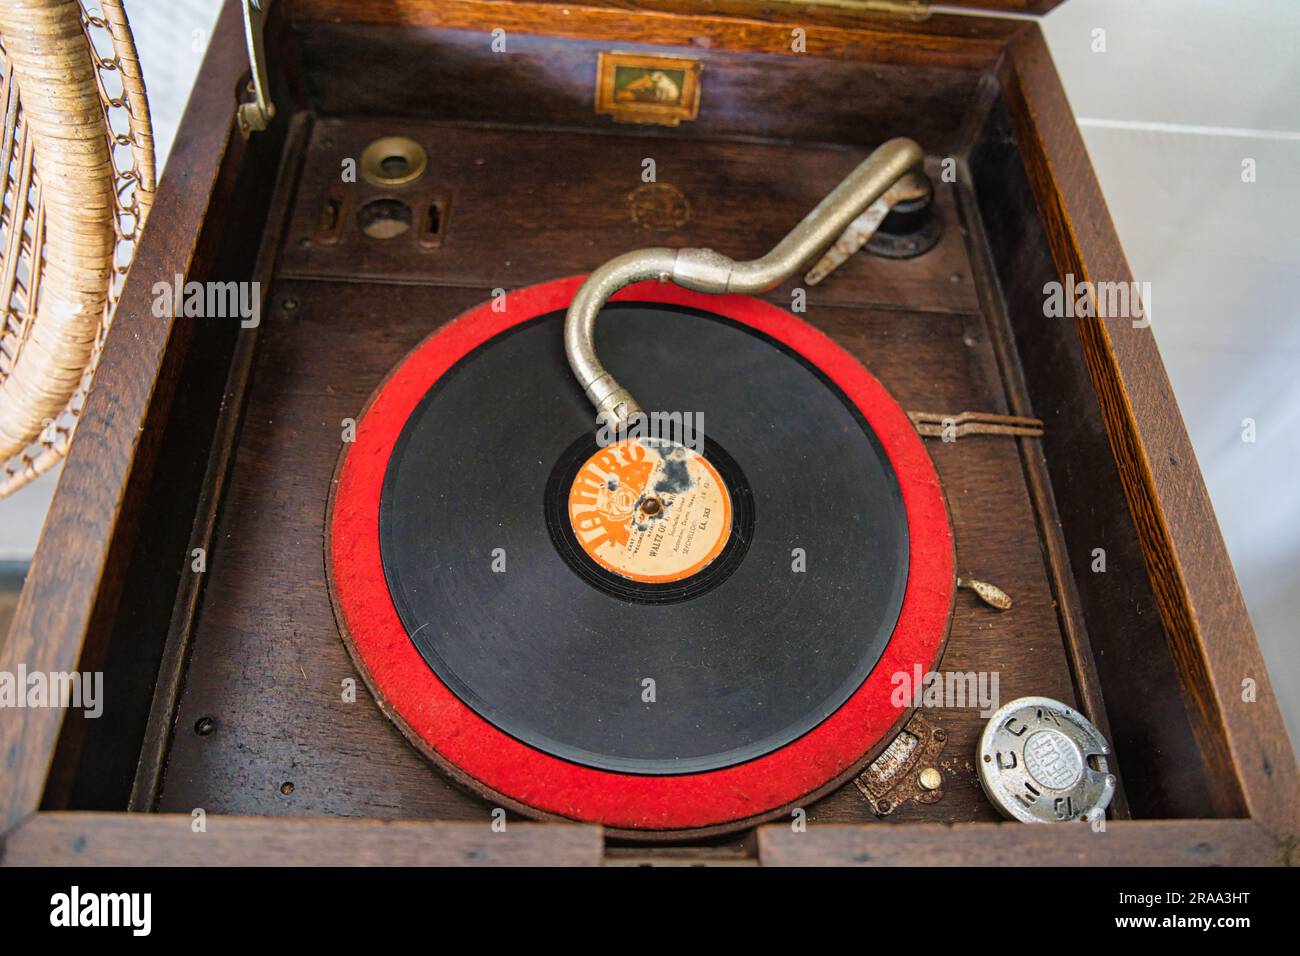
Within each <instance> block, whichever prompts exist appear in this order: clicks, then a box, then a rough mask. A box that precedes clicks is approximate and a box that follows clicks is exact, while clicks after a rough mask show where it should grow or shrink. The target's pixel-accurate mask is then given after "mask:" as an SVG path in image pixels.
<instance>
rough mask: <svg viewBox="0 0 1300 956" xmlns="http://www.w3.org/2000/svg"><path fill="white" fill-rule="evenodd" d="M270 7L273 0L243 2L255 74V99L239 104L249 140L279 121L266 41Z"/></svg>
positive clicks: (242, 126) (241, 124)
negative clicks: (267, 13)
mask: <svg viewBox="0 0 1300 956" xmlns="http://www.w3.org/2000/svg"><path fill="white" fill-rule="evenodd" d="M270 4H271V0H243V5H244V35H245V37H246V38H247V40H248V62H249V65H250V66H251V67H252V74H253V78H252V79H251V80H250V81H249V84H248V92H249V93H250V94H251V95H252V99H251V100H249V101H247V102H244V103H240V104H239V129H240V132H242V133H243V134H244V138H245V139H247V138H248V137H249V136H251V135H253V133H254V132H256V131H257V130H263V129H266V127H267V126H269V125H270V123H271V120H272V119H274V118H275V104H274V103H272V102H271V95H270V80H269V79H268V75H267V72H266V43H265V41H264V40H263V37H262V32H263V25H264V24H265V22H266V8H267V7H268V6H270Z"/></svg>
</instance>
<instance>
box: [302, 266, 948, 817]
mask: <svg viewBox="0 0 1300 956" xmlns="http://www.w3.org/2000/svg"><path fill="white" fill-rule="evenodd" d="M578 282H579V280H576V279H572V280H562V281H559V282H553V283H548V284H545V285H542V286H537V287H532V288H530V289H524V290H519V291H517V292H514V293H511V294H510V296H509V306H508V311H507V312H505V313H501V312H496V311H494V310H493V309H492V308H491V306H483V307H481V308H479V309H476V310H473V311H471V312H470V313H467V314H466V315H464V316H462V317H461V318H459V319H457V320H455V321H454V322H452V323H450V324H448V325H447V326H445V327H444V328H442V329H441V330H439V331H438V332H437V333H435V334H434V335H433V336H431V337H430V338H429V339H428V340H426V341H425V342H424V343H423V344H422V345H421V346H419V347H418V348H417V349H416V350H415V351H414V352H412V353H411V355H410V356H408V358H407V359H406V360H404V361H403V362H402V363H401V364H400V365H399V366H398V367H397V368H396V369H395V370H394V372H393V373H392V374H391V375H390V377H389V379H388V380H387V381H386V382H385V383H384V385H383V386H381V388H380V389H379V391H378V392H377V393H376V394H375V396H374V397H373V398H372V401H371V403H370V405H369V406H368V408H367V410H366V412H365V414H364V415H363V416H362V418H361V420H360V423H359V426H358V431H357V441H356V442H355V444H354V445H353V446H352V447H351V448H350V449H348V450H347V451H346V453H345V455H344V458H343V460H342V461H341V463H340V470H339V480H338V484H337V487H336V492H335V495H334V497H333V499H332V503H331V516H330V529H331V533H330V537H329V542H328V549H327V550H328V562H329V565H330V575H331V583H332V586H333V593H334V597H335V605H336V612H337V614H338V617H339V622H340V625H341V627H342V630H343V631H344V633H345V635H346V639H347V642H348V645H349V649H350V651H351V652H352V654H353V656H354V659H355V660H356V662H357V664H358V666H359V668H360V669H361V671H362V673H363V674H364V675H365V677H366V680H367V682H368V683H369V684H370V686H371V688H372V690H373V691H374V692H375V694H376V696H377V697H378V698H379V699H380V700H381V701H382V702H384V703H385V704H386V708H385V709H386V710H387V711H388V712H389V713H390V715H391V716H392V717H393V718H394V720H395V721H396V722H397V723H398V725H399V726H400V727H401V728H402V729H403V731H404V732H405V733H406V734H407V736H408V737H409V738H410V739H411V740H412V741H413V742H414V743H415V744H416V745H417V746H418V747H419V748H420V749H421V750H423V751H424V752H425V753H426V754H427V755H428V756H430V757H431V758H432V759H434V760H435V761H436V762H437V763H438V764H439V765H440V766H442V767H443V768H444V769H445V770H447V771H448V772H450V773H451V774H452V775H453V776H454V777H456V778H457V779H459V780H461V781H462V782H464V783H466V784H468V785H470V786H471V787H473V788H474V789H476V790H478V791H479V792H481V793H485V794H487V795H488V796H490V797H491V798H493V799H497V800H499V801H501V802H503V803H504V804H506V805H509V806H512V807H514V808H516V809H519V810H521V811H523V812H526V813H530V814H532V815H541V816H558V817H568V818H572V819H581V820H595V821H598V822H602V823H605V824H606V825H607V826H611V827H614V828H618V829H624V830H628V831H637V832H644V831H655V830H683V829H690V830H695V829H708V828H717V827H724V826H729V825H738V824H740V823H743V822H745V821H749V820H753V819H757V818H760V817H762V816H764V815H770V814H772V813H775V812H780V811H781V810H782V809H783V808H786V807H788V806H790V805H792V804H794V803H795V802H797V801H799V800H802V799H806V798H807V797H808V796H809V795H810V794H813V793H816V792H820V791H822V790H824V789H826V788H827V787H829V786H831V785H833V784H834V783H835V782H837V781H839V780H842V779H843V778H844V777H845V776H847V775H848V774H849V773H851V772H852V771H853V770H854V769H856V768H857V767H859V766H860V765H861V764H862V763H863V761H864V760H865V759H866V758H867V757H868V756H870V755H871V754H872V752H873V751H874V750H877V749H879V747H880V746H883V744H884V743H886V742H887V740H888V739H889V734H890V732H891V731H892V730H894V729H895V728H896V727H897V726H898V725H900V724H901V722H902V721H903V720H904V719H905V718H906V716H907V710H906V708H905V707H902V706H894V705H893V704H892V703H891V701H890V696H891V695H890V689H891V685H890V676H891V675H892V674H894V673H897V672H899V671H906V672H910V671H911V670H912V668H913V666H914V665H917V664H919V665H920V666H921V667H922V668H924V669H929V667H930V666H931V665H932V663H933V662H934V661H935V660H936V658H937V655H938V653H939V650H940V649H941V647H942V643H943V640H944V637H945V634H946V627H947V618H948V614H949V611H950V608H951V600H952V587H953V585H952V539H951V532H950V530H949V527H948V521H947V515H946V511H945V509H944V505H943V500H942V494H941V492H940V489H939V486H938V482H937V479H936V477H935V475H934V471H933V467H932V465H931V464H930V462H929V459H928V456H927V455H926V452H925V450H924V448H923V447H922V445H921V442H920V439H919V438H918V437H917V436H916V434H915V431H914V429H913V428H912V426H911V424H910V422H909V421H908V420H907V417H906V415H905V414H904V413H903V412H902V410H901V409H899V408H898V406H897V404H896V403H894V402H893V400H892V399H891V398H890V397H889V396H888V394H887V393H886V392H885V391H884V389H883V388H881V386H880V384H879V383H878V382H876V381H875V379H873V378H871V376H870V375H869V374H868V373H867V372H866V371H865V369H863V368H862V367H861V366H860V365H859V364H858V363H857V362H856V361H855V360H853V359H852V358H851V357H850V356H848V354H847V353H845V352H843V351H842V350H841V349H839V348H838V347H837V346H835V345H834V344H833V343H831V342H830V340H829V339H827V338H825V336H823V335H821V334H820V333H818V332H816V331H815V330H813V329H811V328H810V327H808V326H807V325H805V324H804V323H802V322H800V321H799V320H798V319H796V318H794V317H792V316H790V315H788V314H787V313H784V312H782V311H780V310H778V309H776V308H774V307H772V306H770V305H767V304H765V303H762V302H760V301H757V300H754V299H749V298H745V297H739V296H706V295H701V294H696V293H691V292H687V291H684V290H680V289H677V288H673V287H668V286H660V285H658V284H644V285H641V286H636V287H633V288H631V289H628V290H626V291H625V292H624V294H622V295H621V296H619V297H618V300H619V301H620V302H621V303H622V304H620V305H617V306H615V307H613V308H611V309H610V312H611V316H610V317H609V318H608V319H607V320H606V326H605V328H604V329H603V330H602V331H601V333H600V334H601V335H602V336H603V339H602V342H601V348H602V353H603V354H607V355H608V357H609V361H610V363H611V365H612V366H616V367H617V368H618V369H619V373H620V378H622V379H624V380H625V381H626V382H628V383H629V385H630V386H632V387H633V388H634V389H635V391H636V393H637V394H638V395H640V396H643V400H644V401H645V402H646V405H647V407H655V408H663V409H673V410H683V411H688V412H695V413H699V414H701V415H702V416H703V431H704V442H703V448H702V452H703V454H702V456H701V458H702V459H703V461H702V462H700V463H699V468H700V469H703V470H697V472H696V474H699V475H706V476H707V475H712V476H713V478H714V479H716V480H717V481H718V482H719V483H720V484H721V485H722V486H723V488H724V489H725V493H724V494H723V495H722V499H719V500H725V502H726V503H727V516H728V520H729V521H730V524H728V525H727V526H726V536H725V537H724V538H719V539H718V542H717V545H716V552H717V553H716V556H713V555H710V556H709V557H708V560H707V562H705V564H703V565H702V566H701V567H699V568H698V569H695V568H692V569H691V573H690V574H687V575H685V576H683V577H682V578H681V579H680V580H670V581H667V582H666V583H657V581H656V582H655V583H646V581H649V580H651V579H646V581H642V580H632V579H629V578H628V577H624V576H623V575H622V574H620V573H616V572H615V571H613V570H610V568H607V567H602V566H600V564H599V563H597V562H596V561H593V560H591V559H590V557H589V555H588V554H587V553H584V549H583V547H582V546H580V545H579V544H578V543H577V542H576V539H575V537H574V527H573V526H572V525H571V524H570V519H571V515H570V514H568V513H567V512H566V510H565V508H564V502H565V494H566V489H568V488H569V487H570V486H571V485H573V483H574V481H575V475H576V474H577V473H578V470H579V469H580V468H581V467H583V462H586V461H589V460H590V459H591V456H593V455H595V454H597V453H599V452H600V449H599V448H598V447H597V444H596V441H595V438H594V424H593V421H592V414H591V411H590V407H589V406H588V405H587V404H586V401H585V398H584V397H583V396H582V394H581V392H580V390H579V389H578V388H577V385H576V383H574V382H573V380H572V377H571V376H570V375H569V374H568V370H567V367H566V366H565V363H564V358H563V352H562V349H561V345H560V341H561V334H560V323H561V321H562V310H563V309H564V308H565V307H566V306H567V304H568V301H569V300H570V299H571V297H572V294H573V292H574V291H575V290H576V287H577V285H578ZM614 313H617V315H616V316H615V315H614ZM720 356H723V357H725V360H721V359H720ZM632 451H633V452H635V453H636V454H641V451H640V450H639V449H636V448H632ZM813 463H815V467H814V464H813ZM614 484H616V483H615V482H613V481H611V487H613V485H614ZM708 484H709V481H708V480H706V481H704V482H703V483H702V487H707V486H708ZM598 490H600V489H598ZM667 500H668V501H671V500H672V499H671V497H670V498H669V499H667ZM700 513H702V514H706V515H707V514H708V513H709V512H708V511H707V510H706V511H704V512H700ZM655 517H656V518H664V519H667V518H670V517H676V516H675V515H673V513H672V511H671V509H669V510H668V512H667V513H666V514H660V515H656V516H655ZM682 524H683V523H682V521H680V520H678V522H677V525H682ZM668 526H669V522H668V521H667V520H665V522H664V527H668ZM704 526H705V525H704V524H703V523H702V524H701V527H704ZM674 527H676V525H675V526H674ZM494 556H496V560H495V561H494ZM801 565H802V566H801ZM625 573H629V574H630V572H625ZM633 577H635V575H633ZM647 688H648V689H649V692H648V693H647Z"/></svg>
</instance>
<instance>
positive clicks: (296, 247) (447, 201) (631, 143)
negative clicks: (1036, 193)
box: [281, 120, 978, 312]
mask: <svg viewBox="0 0 1300 956" xmlns="http://www.w3.org/2000/svg"><path fill="white" fill-rule="evenodd" d="M389 135H400V136H407V137H410V138H412V139H414V140H416V141H417V142H419V143H421V144H422V145H423V146H424V147H425V149H426V150H427V151H428V155H429V168H428V170H427V171H426V172H425V174H424V175H423V176H421V177H420V178H419V179H418V180H416V181H415V182H413V183H411V184H409V185H407V186H403V187H398V188H381V187H376V186H373V185H371V184H369V183H368V182H366V181H365V180H364V178H361V177H358V180H357V181H356V182H352V183H345V182H343V181H342V180H341V174H342V171H343V163H344V162H345V161H346V160H348V159H353V160H355V159H357V158H358V157H360V156H361V154H362V152H363V151H364V149H365V148H366V146H367V145H369V144H370V143H371V142H373V141H374V140H376V139H378V138H380V137H383V136H389ZM866 155H867V150H856V149H855V150H848V149H835V148H829V147H827V148H816V147H808V146H794V145H778V144H757V143H747V144H743V145H742V144H737V143H722V142H701V141H698V140H667V139H651V138H646V137H642V136H635V135H631V134H624V135H619V136H614V135H609V136H593V135H591V134H589V133H588V134H584V133H577V132H559V131H533V130H486V129H472V128H457V127H447V126H435V125H430V124H423V123H415V122H412V121H409V120H407V121H403V120H391V121H385V120H364V121H355V122H349V121H338V120H326V121H322V122H320V123H319V124H318V125H317V127H316V131H315V134H314V137H313V141H312V146H311V149H310V150H309V152H308V157H307V162H306V165H305V167H304V173H303V182H302V185H301V188H300V189H299V191H298V199H297V205H296V208H295V210H294V213H293V217H292V220H291V224H290V229H289V235H288V237H287V242H286V248H285V250H284V254H283V259H282V265H281V272H282V274H283V275H285V276H293V277H300V278H303V277H321V278H341V279H366V280H383V281H395V282H427V283H431V284H435V285H467V286H479V287H483V288H488V289H492V288H497V287H500V288H505V289H512V288H518V287H520V286H523V285H529V284H532V283H535V282H540V281H544V280H546V279H553V278H558V277H560V276H566V275H576V274H578V273H583V272H589V271H590V270H592V269H594V268H595V267H596V266H598V265H600V264H601V263H602V262H604V261H605V260H606V259H608V258H610V257H611V256H613V255H615V254H617V253H620V252H629V251H631V250H633V249H638V248H643V247H645V246H672V247H680V246H691V245H708V244H713V245H715V246H716V247H717V248H718V249H719V250H720V251H722V252H725V253H726V254H728V255H730V256H732V257H734V258H736V259H751V258H756V257H758V256H761V255H763V254H764V253H766V252H767V251H768V250H769V249H771V248H772V247H773V246H774V245H776V243H777V242H778V241H779V240H780V239H781V237H782V236H784V235H785V233H786V232H787V231H788V230H789V229H791V228H793V226H794V225H795V224H796V223H797V222H798V221H799V220H800V219H802V218H803V217H804V216H805V215H806V214H807V213H808V212H809V211H810V210H811V209H812V208H813V207H814V206H816V205H817V203H818V202H819V201H820V200H821V198H822V197H823V196H825V195H826V193H828V192H829V191H830V190H831V189H833V188H834V187H835V185H836V184H837V183H838V182H839V181H840V180H841V179H842V178H843V177H844V176H846V175H848V173H849V172H850V171H851V170H852V169H853V168H854V166H856V165H857V164H858V163H859V162H861V161H862V159H863V158H865V156H866ZM646 159H651V160H653V161H654V174H655V179H656V186H657V187H658V188H660V189H672V190H676V191H677V193H678V194H679V195H680V196H681V197H682V199H684V201H685V203H686V204H687V208H688V210H689V212H688V220H687V221H686V222H685V223H684V224H683V225H682V226H680V227H679V228H676V229H672V228H669V229H668V230H666V231H664V230H654V229H647V228H645V227H644V226H643V225H640V224H639V223H638V222H637V220H636V219H634V217H633V214H632V209H631V205H630V197H631V195H632V194H633V193H635V192H637V191H638V190H642V189H643V187H645V186H646V185H647V184H646V183H645V182H644V181H643V179H642V171H643V169H644V168H645V167H644V165H643V164H644V162H645V160H646ZM930 174H931V178H932V179H933V180H934V182H935V193H936V199H935V204H936V214H937V215H938V216H940V217H941V219H942V220H943V221H944V222H945V223H946V227H945V229H944V235H943V238H942V239H941V240H940V242H939V244H938V245H937V246H935V248H933V249H931V250H930V251H928V252H926V253H924V254H922V255H920V256H917V257H915V258H912V259H904V260H894V259H885V258H881V257H879V256H874V255H868V254H858V255H855V256H854V257H852V258H851V259H850V260H849V261H848V262H846V263H845V264H844V265H843V266H841V267H840V268H839V269H838V270H837V271H836V272H835V273H833V274H832V276H831V277H829V278H828V279H827V280H825V281H824V282H823V283H822V284H820V285H817V286H812V287H810V288H808V289H807V296H808V301H809V302H813V303H818V302H826V303H833V304H838V305H873V306H880V307H886V308H906V309H910V310H916V311H924V310H929V309H935V310H940V311H968V312H973V311H977V309H978V301H977V299H976V297H975V293H974V285H973V283H972V281H971V277H970V273H969V270H968V267H967V259H966V251H965V244H964V240H963V237H962V230H961V227H960V224H959V223H958V216H957V213H956V207H955V203H954V199H953V192H952V187H951V185H949V184H947V183H944V182H942V181H941V179H940V178H939V174H940V167H939V165H938V161H937V160H935V161H934V162H932V163H931V164H930ZM377 201H378V202H384V201H397V202H400V203H402V204H403V205H404V206H406V207H407V208H408V209H409V210H410V215H411V223H412V225H411V228H410V230H409V231H408V232H406V233H404V234H402V235H399V236H396V237H394V238H390V239H380V238H373V237H371V236H367V235H365V234H364V233H363V231H362V228H361V225H360V221H359V216H360V214H361V211H362V210H363V209H366V208H367V207H368V206H369V204H371V203H374V202H377ZM435 204H436V206H437V217H438V232H437V235H436V237H435V236H434V235H433V234H431V232H430V229H429V223H428V220H427V216H428V210H429V207H430V206H432V205H435ZM322 219H324V220H325V222H327V223H328V222H335V223H336V224H335V225H334V226H333V227H332V228H322ZM796 285H802V281H801V279H794V280H791V281H790V282H789V283H787V284H786V286H785V287H784V288H783V289H782V290H781V291H780V293H779V294H780V295H782V296H783V297H784V301H785V302H786V303H787V304H789V303H790V301H791V298H790V296H791V292H792V290H793V289H794V287H795V286H796Z"/></svg>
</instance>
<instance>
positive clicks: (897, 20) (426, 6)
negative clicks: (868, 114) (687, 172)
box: [273, 0, 1023, 69]
mask: <svg viewBox="0 0 1300 956" xmlns="http://www.w3.org/2000/svg"><path fill="white" fill-rule="evenodd" d="M276 15H279V16H286V17H288V18H289V19H291V20H293V21H295V22H297V23H303V22H327V23H338V24H344V23H345V24H349V25H364V24H378V25H384V26H388V27H397V28H400V29H403V30H412V29H415V28H420V27H436V28H439V29H442V30H472V31H477V32H479V33H481V34H483V35H485V36H486V35H487V34H489V33H490V31H492V30H494V29H500V30H504V31H506V32H507V34H513V35H527V34H545V35H551V36H560V37H570V38H578V39H595V40H601V41H605V42H608V41H610V40H611V39H616V40H617V42H619V43H653V44H667V45H673V46H683V47H697V48H700V49H706V50H707V49H730V50H744V51H747V52H751V53H775V54H782V55H787V56H823V57H843V58H846V59H858V60H866V61H869V62H874V63H889V64H903V65H911V66H931V65H942V66H945V67H960V68H964V69H982V68H987V67H990V66H992V65H993V64H994V63H995V62H996V60H997V58H998V56H999V55H1000V54H1001V51H1002V49H1003V48H1004V46H1005V45H1006V43H1007V42H1008V41H1009V40H1010V38H1011V37H1012V36H1014V35H1015V34H1016V33H1017V32H1018V31H1019V30H1020V28H1021V27H1022V25H1023V24H1021V23H1019V22H1017V21H1015V20H1001V19H995V18H991V17H971V16H945V15H936V16H931V17H928V18H926V19H923V20H917V19H910V18H906V17H900V16H898V15H896V14H889V13H868V12H864V11H861V10H843V9H837V8H835V7H834V6H829V5H826V6H819V5H816V4H809V5H807V6H804V5H800V6H797V7H796V6H791V5H786V4H761V3H753V2H750V0H709V3H708V4H707V5H701V4H700V3H699V2H697V0H636V2H627V0H587V2H583V3H570V2H567V0H531V2H518V0H515V2H510V3H503V2H500V0H433V2H428V3H393V2H391V0H289V2H286V3H285V4H284V7H283V9H282V10H280V11H278V12H276V11H273V16H276ZM796 28H799V29H802V30H803V32H804V40H805V51H804V52H802V53H800V52H795V50H794V44H793V39H794V34H793V31H794V30H795V29H796Z"/></svg>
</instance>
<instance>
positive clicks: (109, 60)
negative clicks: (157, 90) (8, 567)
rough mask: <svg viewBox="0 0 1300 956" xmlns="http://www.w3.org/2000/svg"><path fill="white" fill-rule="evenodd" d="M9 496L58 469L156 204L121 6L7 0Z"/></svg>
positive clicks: (4, 395)
mask: <svg viewBox="0 0 1300 956" xmlns="http://www.w3.org/2000/svg"><path fill="white" fill-rule="evenodd" d="M0 103H3V106H4V134H3V142H2V143H0V154H2V155H0V197H2V200H3V205H2V206H0V497H3V496H4V495H6V494H9V493H11V492H13V491H15V490H16V489H18V488H19V487H21V486H22V485H24V484H26V483H28V482H29V481H31V480H32V479H34V478H36V477H37V476H38V475H40V474H42V473H43V472H46V471H48V470H49V469H50V468H52V467H53V466H54V465H55V464H57V463H58V462H59V461H60V460H61V459H62V457H63V455H64V454H65V453H66V451H67V448H68V445H69V443H70V442H71V440H72V436H73V433H74V431H75V429H76V424H77V416H78V414H79V413H80V410H81V407H82V403H83V401H84V399H85V395H86V392H87V390H88V389H89V387H90V382H91V378H92V377H93V375H94V371H95V366H96V364H97V362H98V361H99V354H100V349H101V347H102V345H103V342H104V336H105V334H106V332H107V331H108V327H109V325H110V323H111V322H112V320H113V311H114V308H115V307H116V304H117V300H118V296H119V294H120V292H121V288H122V285H123V282H124V280H125V276H126V271H127V269H128V268H129V267H130V264H131V261H132V259H133V257H134V254H135V247H136V240H137V237H138V236H139V233H140V230H141V228H142V227H143V225H144V221H145V218H146V216H147V215H148V212H149V208H150V205H151V203H152V201H153V195H154V184H155V169H154V149H153V131H152V127H151V124H150V120H149V106H148V99H147V97H146V95H145V87H144V81H143V79H142V77H141V74H140V63H139V59H138V57H137V55H136V49H135V41H134V39H133V37H132V35H131V28H130V26H129V24H128V23H127V19H126V12H125V11H124V9H123V6H122V0H0Z"/></svg>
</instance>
